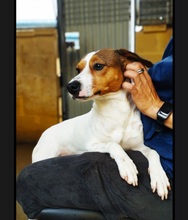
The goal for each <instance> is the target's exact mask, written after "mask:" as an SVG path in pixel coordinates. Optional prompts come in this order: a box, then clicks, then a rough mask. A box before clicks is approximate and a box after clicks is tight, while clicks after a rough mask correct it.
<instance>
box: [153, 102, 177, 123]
mask: <svg viewBox="0 0 188 220" xmlns="http://www.w3.org/2000/svg"><path fill="white" fill-rule="evenodd" d="M172 110H173V106H172V104H171V103H169V102H164V103H163V105H162V106H161V108H160V109H159V111H158V112H157V121H158V122H159V123H160V124H164V121H165V120H166V119H167V118H168V117H169V115H170V114H171V112H172Z"/></svg>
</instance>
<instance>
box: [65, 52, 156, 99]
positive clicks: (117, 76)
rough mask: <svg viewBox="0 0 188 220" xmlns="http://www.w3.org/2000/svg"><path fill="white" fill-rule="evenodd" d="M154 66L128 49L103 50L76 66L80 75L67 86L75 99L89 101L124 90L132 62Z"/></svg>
mask: <svg viewBox="0 0 188 220" xmlns="http://www.w3.org/2000/svg"><path fill="white" fill-rule="evenodd" d="M134 61H138V62H141V63H142V64H143V65H144V66H146V67H151V66H152V65H153V64H152V62H150V61H149V60H145V59H143V58H141V57H140V56H138V55H137V54H136V53H133V52H131V51H128V50H126V49H115V50H114V49H106V48H105V49H101V50H98V51H95V52H91V53H89V54H87V55H86V56H85V57H84V58H83V59H82V60H81V61H80V62H79V63H78V64H77V66H76V70H77V72H78V75H77V76H75V77H74V78H73V79H72V80H71V81H70V82H69V83H68V85H67V89H68V91H69V93H70V95H71V96H72V98H73V99H79V100H88V99H94V98H95V97H97V96H102V95H104V94H107V93H111V92H117V91H118V90H119V89H121V88H122V83H123V81H124V75H123V73H124V71H125V69H126V65H127V64H128V63H130V62H134Z"/></svg>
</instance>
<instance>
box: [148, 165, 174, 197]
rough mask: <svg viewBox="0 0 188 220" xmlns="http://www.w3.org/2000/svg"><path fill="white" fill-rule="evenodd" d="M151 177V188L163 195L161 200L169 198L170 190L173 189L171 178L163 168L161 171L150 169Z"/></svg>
mask: <svg viewBox="0 0 188 220" xmlns="http://www.w3.org/2000/svg"><path fill="white" fill-rule="evenodd" d="M148 171H149V174H150V178H151V182H150V184H151V188H152V191H153V192H157V194H158V195H159V196H160V197H161V200H164V199H167V198H168V192H169V190H171V187H170V182H169V179H168V177H167V175H166V173H165V171H164V170H163V169H162V170H160V171H156V170H155V171H154V170H153V171H152V170H148Z"/></svg>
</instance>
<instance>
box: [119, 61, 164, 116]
mask: <svg viewBox="0 0 188 220" xmlns="http://www.w3.org/2000/svg"><path fill="white" fill-rule="evenodd" d="M141 69H143V70H144V71H143V72H142V73H138V72H137V71H138V70H141ZM124 75H125V77H127V78H129V79H130V80H131V82H127V81H125V82H124V83H123V85H122V87H123V88H124V89H126V90H128V91H129V92H130V93H131V95H132V99H133V101H134V103H135V104H136V106H137V108H138V109H139V110H140V111H141V112H142V113H143V114H145V115H147V116H149V117H151V118H153V119H156V114H157V111H158V110H159V108H160V107H161V106H162V104H163V103H164V102H163V101H161V99H160V98H159V96H158V94H157V92H156V90H155V87H154V85H153V83H152V80H151V77H150V75H149V74H148V72H147V69H146V67H145V66H143V65H142V64H141V63H139V62H133V63H130V64H127V66H126V71H125V72H124Z"/></svg>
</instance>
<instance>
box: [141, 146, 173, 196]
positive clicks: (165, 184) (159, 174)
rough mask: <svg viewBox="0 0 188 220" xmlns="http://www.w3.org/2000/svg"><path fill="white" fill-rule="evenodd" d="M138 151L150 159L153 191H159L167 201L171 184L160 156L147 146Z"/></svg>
mask: <svg viewBox="0 0 188 220" xmlns="http://www.w3.org/2000/svg"><path fill="white" fill-rule="evenodd" d="M138 150H139V151H141V152H142V153H143V155H144V156H145V157H146V158H147V159H148V162H149V167H148V173H149V175H150V179H151V182H150V184H151V188H152V191H153V192H155V191H157V194H158V195H159V196H160V197H161V199H162V200H164V199H167V197H168V190H170V182H169V179H168V177H167V175H166V173H165V171H164V169H163V167H162V165H161V162H160V157H159V154H158V153H157V152H156V151H155V150H152V149H151V148H149V147H147V146H145V145H144V146H143V147H141V148H140V149H138Z"/></svg>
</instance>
